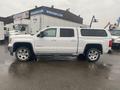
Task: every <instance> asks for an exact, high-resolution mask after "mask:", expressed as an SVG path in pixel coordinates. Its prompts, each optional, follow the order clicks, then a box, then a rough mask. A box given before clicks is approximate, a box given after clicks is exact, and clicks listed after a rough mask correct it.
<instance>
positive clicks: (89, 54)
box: [85, 48, 100, 62]
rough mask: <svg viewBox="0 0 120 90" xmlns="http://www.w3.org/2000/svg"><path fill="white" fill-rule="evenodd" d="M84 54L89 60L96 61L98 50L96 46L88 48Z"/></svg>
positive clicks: (98, 56)
mask: <svg viewBox="0 0 120 90" xmlns="http://www.w3.org/2000/svg"><path fill="white" fill-rule="evenodd" d="M85 56H86V59H87V60H88V61H89V62H96V61H98V60H99V58H100V51H99V50H98V49H96V48H90V49H88V50H87V52H86V54H85Z"/></svg>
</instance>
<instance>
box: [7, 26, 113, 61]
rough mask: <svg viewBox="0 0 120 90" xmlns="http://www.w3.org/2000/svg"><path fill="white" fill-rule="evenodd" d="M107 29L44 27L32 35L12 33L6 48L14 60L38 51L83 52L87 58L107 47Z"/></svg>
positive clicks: (33, 55)
mask: <svg viewBox="0 0 120 90" xmlns="http://www.w3.org/2000/svg"><path fill="white" fill-rule="evenodd" d="M111 46H112V39H111V35H110V32H109V31H106V30H103V29H81V28H74V27H48V28H46V29H44V30H41V31H40V32H38V33H37V34H35V35H33V36H32V35H13V36H11V37H10V40H9V45H8V49H9V51H10V53H11V55H14V53H15V56H16V58H17V60H20V61H28V60H34V59H35V58H36V56H38V55H62V56H78V57H79V55H81V54H82V55H84V56H85V57H86V59H87V60H88V61H90V62H95V61H98V60H99V58H100V55H101V54H103V53H107V52H108V51H109V50H111Z"/></svg>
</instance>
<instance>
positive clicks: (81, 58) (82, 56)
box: [77, 54, 85, 61]
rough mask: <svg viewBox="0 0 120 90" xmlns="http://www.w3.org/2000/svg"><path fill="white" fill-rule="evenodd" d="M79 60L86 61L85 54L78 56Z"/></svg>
mask: <svg viewBox="0 0 120 90" xmlns="http://www.w3.org/2000/svg"><path fill="white" fill-rule="evenodd" d="M77 60H79V61H81V60H85V55H84V54H80V55H79V56H77Z"/></svg>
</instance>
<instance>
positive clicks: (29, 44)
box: [13, 43, 33, 52]
mask: <svg viewBox="0 0 120 90" xmlns="http://www.w3.org/2000/svg"><path fill="white" fill-rule="evenodd" d="M19 47H27V48H29V49H30V50H32V51H33V47H32V44H31V43H15V44H14V45H13V52H15V51H16V50H17V48H19Z"/></svg>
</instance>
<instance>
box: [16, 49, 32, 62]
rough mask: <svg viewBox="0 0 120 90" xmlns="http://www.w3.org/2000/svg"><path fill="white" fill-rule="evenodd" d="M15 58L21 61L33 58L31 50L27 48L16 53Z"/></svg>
mask: <svg viewBox="0 0 120 90" xmlns="http://www.w3.org/2000/svg"><path fill="white" fill-rule="evenodd" d="M15 56H16V58H17V59H18V60H19V61H28V60H30V58H31V52H30V49H28V48H27V47H19V48H18V49H17V50H16V52H15Z"/></svg>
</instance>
